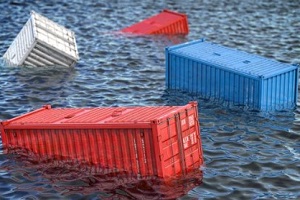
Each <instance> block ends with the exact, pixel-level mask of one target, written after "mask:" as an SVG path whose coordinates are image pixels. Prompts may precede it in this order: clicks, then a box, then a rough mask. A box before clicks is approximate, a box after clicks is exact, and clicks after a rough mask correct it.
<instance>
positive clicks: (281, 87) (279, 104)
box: [262, 70, 298, 110]
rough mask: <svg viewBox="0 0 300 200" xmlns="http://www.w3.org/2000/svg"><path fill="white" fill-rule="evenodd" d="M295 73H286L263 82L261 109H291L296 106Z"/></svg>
mask: <svg viewBox="0 0 300 200" xmlns="http://www.w3.org/2000/svg"><path fill="white" fill-rule="evenodd" d="M296 76H297V71H296V70H293V71H288V72H285V73H283V74H279V75H277V76H273V77H269V78H267V79H264V80H263V97H262V107H263V109H264V110H283V109H291V108H294V107H295V105H296V102H297V100H296V95H297V93H296V92H298V91H297V90H298V85H297V82H296V81H295V80H296V79H297V77H296Z"/></svg>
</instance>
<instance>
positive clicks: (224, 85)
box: [166, 40, 298, 110]
mask: <svg viewBox="0 0 300 200" xmlns="http://www.w3.org/2000/svg"><path fill="white" fill-rule="evenodd" d="M271 80H272V81H274V82H277V83H278V84H272V83H270V81H271ZM279 83H280V84H279ZM166 85H167V87H168V88H171V89H180V90H185V91H188V92H192V93H200V94H201V95H203V96H205V97H214V98H217V99H224V100H226V101H230V102H234V103H235V104H238V105H245V106H249V107H251V108H254V109H259V110H282V109H290V108H294V107H295V105H296V101H297V93H298V67H297V66H294V65H290V64H284V63H280V62H277V61H273V60H270V59H267V58H263V57H261V56H257V55H252V54H248V53H246V52H242V51H238V50H235V49H231V48H227V47H222V46H220V45H217V44H214V43H211V42H205V41H203V40H198V41H193V42H190V43H185V44H180V45H176V46H173V47H169V48H166ZM273 90H274V91H273ZM272 91H273V92H272ZM283 91H284V92H283ZM271 93H272V95H271ZM275 94H276V95H275Z"/></svg>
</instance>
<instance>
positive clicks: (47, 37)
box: [3, 11, 79, 67]
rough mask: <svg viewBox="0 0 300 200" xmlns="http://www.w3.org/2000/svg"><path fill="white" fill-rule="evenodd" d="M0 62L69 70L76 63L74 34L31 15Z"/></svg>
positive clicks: (51, 22) (42, 17)
mask: <svg viewBox="0 0 300 200" xmlns="http://www.w3.org/2000/svg"><path fill="white" fill-rule="evenodd" d="M3 58H4V60H6V61H7V62H8V63H9V64H10V65H17V66H20V65H28V66H34V67H43V66H53V65H54V66H55V65H58V66H63V67H72V66H74V65H75V64H76V62H77V61H78V60H79V56H78V51H77V44H76V40H75V34H74V32H72V31H71V30H68V29H66V28H65V27H63V26H60V25H59V24H57V23H55V22H53V21H51V20H49V19H47V18H46V17H44V16H42V15H40V14H38V13H36V12H34V11H32V12H31V15H30V18H29V20H28V21H27V23H26V24H25V26H24V27H23V29H22V30H21V32H20V33H19V34H18V35H17V37H16V38H15V40H14V41H13V43H12V44H11V46H10V47H9V48H8V50H7V51H6V53H5V54H4V56H3Z"/></svg>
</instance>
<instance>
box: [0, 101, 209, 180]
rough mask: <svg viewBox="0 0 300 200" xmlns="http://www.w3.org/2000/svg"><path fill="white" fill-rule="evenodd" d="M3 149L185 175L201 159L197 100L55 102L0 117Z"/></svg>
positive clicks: (155, 173) (148, 173)
mask: <svg viewBox="0 0 300 200" xmlns="http://www.w3.org/2000/svg"><path fill="white" fill-rule="evenodd" d="M0 131H1V135H2V143H3V146H4V148H5V149H15V148H22V149H27V150H29V151H32V152H33V153H35V154H36V155H38V156H39V157H41V158H51V159H52V158H55V159H58V160H60V159H71V160H78V161H83V162H87V163H89V164H92V165H98V166H101V167H107V168H109V169H113V170H116V171H125V172H129V173H133V174H137V175H141V176H159V177H163V178H165V177H172V176H177V175H185V174H186V173H188V172H189V171H192V170H195V169H198V168H199V167H200V165H202V164H203V152H202V144H201V137H200V126H199V121H198V108H197V102H190V103H189V104H187V105H185V106H160V107H113V108H55V109H54V108H51V106H50V105H46V106H44V107H43V108H41V109H38V110H35V111H33V112H29V113H27V114H24V115H21V116H19V117H16V118H13V119H10V120H7V121H2V122H1V123H0Z"/></svg>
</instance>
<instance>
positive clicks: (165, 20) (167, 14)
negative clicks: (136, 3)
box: [121, 10, 189, 35]
mask: <svg viewBox="0 0 300 200" xmlns="http://www.w3.org/2000/svg"><path fill="white" fill-rule="evenodd" d="M121 32H124V33H132V34H141V35H145V34H188V33H189V28H188V20H187V16H186V15H185V14H181V13H177V12H173V11H170V10H163V11H162V12H161V13H159V14H158V15H155V16H153V17H150V18H148V19H145V20H143V21H141V22H139V23H136V24H134V25H132V26H130V27H127V28H124V29H122V30H121Z"/></svg>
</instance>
